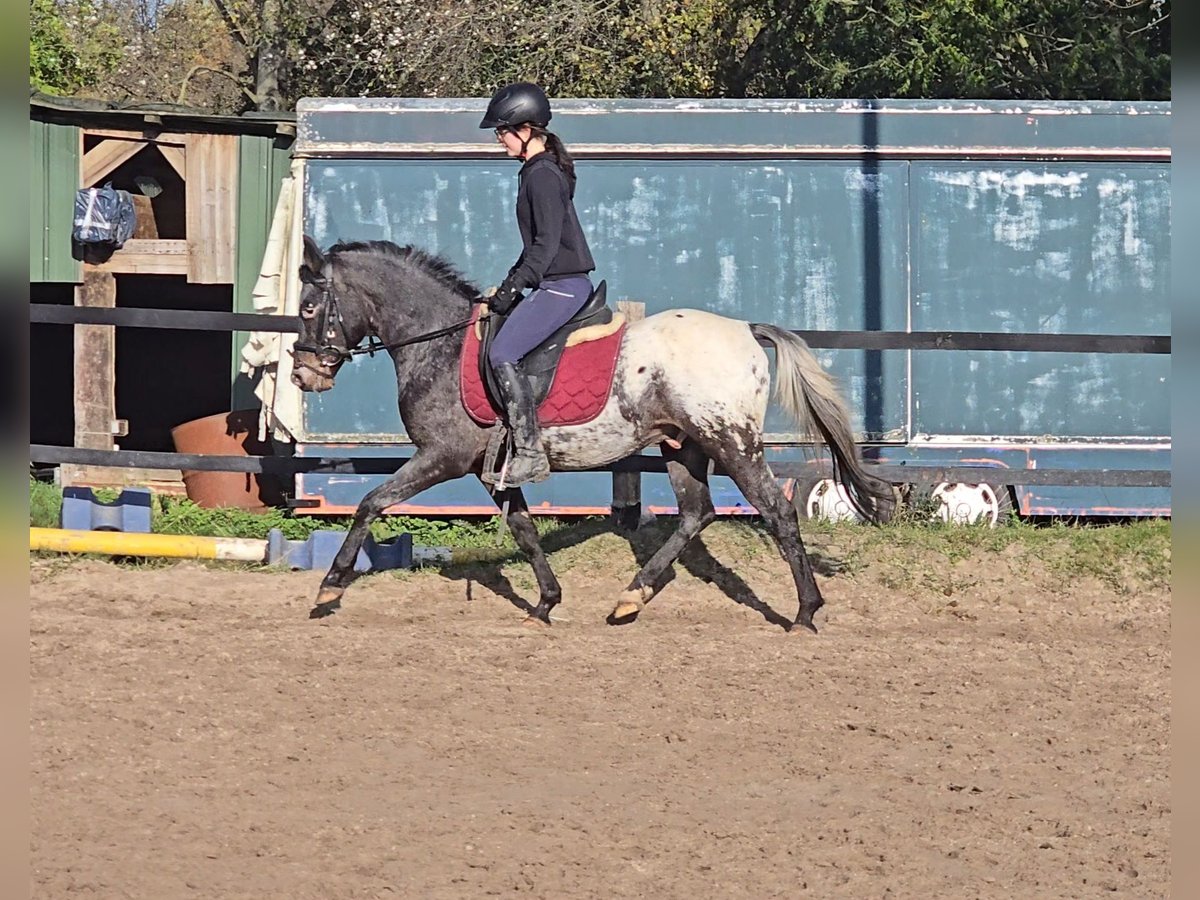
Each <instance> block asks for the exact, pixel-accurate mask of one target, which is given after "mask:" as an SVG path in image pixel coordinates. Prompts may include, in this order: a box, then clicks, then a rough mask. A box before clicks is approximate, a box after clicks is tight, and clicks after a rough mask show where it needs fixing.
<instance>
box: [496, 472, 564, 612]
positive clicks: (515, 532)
mask: <svg viewBox="0 0 1200 900" xmlns="http://www.w3.org/2000/svg"><path fill="white" fill-rule="evenodd" d="M496 502H497V503H500V504H504V503H505V502H507V503H508V516H507V518H506V519H505V521H506V522H507V523H508V529H509V531H511V532H512V536H513V540H515V541H516V542H517V546H518V547H520V548H521V552H522V553H524V554H525V556H526V557H527V558H528V559H529V562H530V564H531V565H532V566H533V574H534V575H535V576H536V577H537V583H538V605H537V609H535V610H534V611H533V613H532V614H531V615H530V616H529V618H528V619H527V620H526V621H527V622H529V623H530V624H541V625H549V624H550V610H552V609H554V607H556V606H558V604H559V602H560V601H561V600H562V587H561V586H560V585H559V583H558V579H557V578H555V577H554V572H553V571H552V570H551V568H550V563H549V562H548V561H547V560H546V554H545V552H544V551H543V550H542V542H541V541H540V540H539V539H538V533H537V527H536V526H535V525H534V524H533V516H531V515H530V514H529V505H528V504H527V503H526V502H525V495H524V494H523V493H522V492H521V489H520V488H510V489H509V490H507V491H502V492H500V493H497V494H496Z"/></svg>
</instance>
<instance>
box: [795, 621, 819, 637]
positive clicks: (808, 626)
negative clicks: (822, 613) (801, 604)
mask: <svg viewBox="0 0 1200 900" xmlns="http://www.w3.org/2000/svg"><path fill="white" fill-rule="evenodd" d="M806 632H812V633H813V634H817V626H816V625H814V624H813V623H812V620H811V619H810V620H809V621H807V622H801V621H800V620H799V619H797V620H796V621H795V622H793V623H792V627H791V628H789V629H788V633H789V634H792V633H795V634H805V633H806Z"/></svg>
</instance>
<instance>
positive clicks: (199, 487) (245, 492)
mask: <svg viewBox="0 0 1200 900" xmlns="http://www.w3.org/2000/svg"><path fill="white" fill-rule="evenodd" d="M257 435H258V410H256V409H242V410H235V411H234V412H227V413H217V414H216V415H213V416H205V417H204V418H202V419H193V420H192V421H191V422H184V423H183V424H182V425H177V426H175V427H174V428H172V429H171V438H172V440H174V442H175V449H176V451H178V452H179V453H206V454H212V455H215V456H270V455H271V445H270V444H268V443H265V442H260V441H259V440H258V437H257ZM183 484H184V487H185V488H186V489H187V495H188V499H189V500H191V501H192V502H193V503H195V504H196V505H197V506H203V507H205V508H208V509H214V508H217V507H222V506H225V507H229V506H232V507H237V508H239V509H248V510H253V511H256V512H265V511H266V510H267V509H269V508H271V507H272V506H275V505H277V504H279V503H280V502H282V492H281V490H280V485H279V483H278V481H277V480H276V479H275V478H274V477H272V476H269V475H255V474H253V473H250V472H196V471H192V470H190V469H185V470H184V472H183Z"/></svg>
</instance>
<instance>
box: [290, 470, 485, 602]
mask: <svg viewBox="0 0 1200 900" xmlns="http://www.w3.org/2000/svg"><path fill="white" fill-rule="evenodd" d="M469 465H470V464H469V463H467V462H462V463H459V462H458V461H455V460H447V459H446V458H445V457H441V458H437V459H434V458H432V457H431V456H430V455H429V454H422V453H421V451H420V450H418V451H417V452H416V453H415V454H414V455H413V457H412V459H410V460H409V461H408V462H407V463H405V464H404V467H403V468H402V469H400V471H399V472H397V473H396V474H395V475H393V476H392V477H391V478H389V479H388V480H387V481H385V482H384V483H383V484H381V485H379V487H377V488H375V489H374V490H372V491H369V492H368V493H367V495H366V496H365V497H363V498H362V502H361V503H359V504H358V509H357V510H356V511H355V513H354V524H353V525H351V526H350V531H349V533H347V535H346V540H345V542H344V543H343V544H342V548H341V549H340V550H339V551H338V554H337V556H335V557H334V559H333V565H331V566H330V567H329V571H328V572H327V573H326V575H325V578H324V579H323V580H322V581H321V589H320V591H318V592H317V603H316V606H314V607H313V608H312V610H311V611H310V612H309V614H308V616H309V618H310V619H320V618H323V617H325V616H329V615H332V614H333V613H334V611H336V610H337V609H338V608H339V607H341V605H342V594H344V593H345V592H346V588H347V587H349V586H350V582H352V581H353V580H354V579H355V577H356V575H355V571H354V562H355V560H357V559H358V551H359V550H361V549H362V545H363V542H364V541H365V540H366V539H367V534H368V533H369V531H370V528H371V523H372V522H374V521H375V520H376V519H377V518H379V516H380V515H381V514H382V513H383V511H384V510H385V509H387V508H388V507H389V506H394V505H395V504H397V503H403V502H404V501H405V500H407V499H408V498H409V497H411V496H413V495H414V494H419V493H420V492H421V491H423V490H425V489H426V488H429V487H432V486H433V485H435V484H440V483H441V482H443V481H449V480H450V479H451V478H458V477H460V476H461V475H465V474H466V472H467V470H468V468H469Z"/></svg>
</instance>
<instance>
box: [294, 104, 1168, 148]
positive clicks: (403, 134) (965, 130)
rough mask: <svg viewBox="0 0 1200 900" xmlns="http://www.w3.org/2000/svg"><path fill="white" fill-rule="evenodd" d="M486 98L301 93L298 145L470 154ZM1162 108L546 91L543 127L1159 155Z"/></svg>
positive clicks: (689, 144)
mask: <svg viewBox="0 0 1200 900" xmlns="http://www.w3.org/2000/svg"><path fill="white" fill-rule="evenodd" d="M486 106H487V99H486V98H479V99H461V98H454V99H425V100H420V99H405V100H390V99H362V100H358V99H355V100H324V99H312V100H301V101H300V103H299V104H298V106H297V113H298V131H297V150H298V151H299V152H300V153H301V154H306V155H313V156H332V155H343V154H344V155H349V156H354V157H359V158H361V157H364V156H370V155H372V154H393V153H397V152H401V153H403V152H413V153H429V152H431V151H432V152H438V153H466V154H470V155H475V156H478V155H479V153H478V145H479V144H481V143H487V142H489V141H490V138H491V135H490V132H486V131H480V130H479V127H478V126H479V119H480V116H481V115H482V112H481V110H483V109H484V107H486ZM1170 108H1171V105H1170V103H1166V102H1163V103H1145V102H1142V103H1127V102H1103V101H1101V102H1086V103H1082V102H1073V101H1043V102H1025V101H972V100H968V101H946V100H556V101H554V120H553V127H554V128H555V129H556V130H558V131H560V132H561V133H562V134H563V136H564V138H565V139H566V140H567V141H568V142H569V143H570V145H571V146H572V147H574V148H577V149H578V150H579V151H580V152H584V153H586V152H589V151H593V152H596V151H598V150H599V149H601V148H603V149H604V150H606V152H616V153H620V154H621V155H627V154H628V148H631V147H637V148H639V149H640V148H658V149H662V150H665V151H666V152H669V153H675V152H693V153H705V152H713V150H714V148H733V149H735V150H737V151H739V152H742V153H750V152H753V153H762V152H767V153H770V152H777V151H787V150H805V151H808V152H810V153H811V152H829V153H835V154H838V155H853V154H855V153H857V152H860V151H863V150H869V151H873V152H883V153H899V154H904V155H909V156H912V155H914V153H913V151H914V150H916V149H917V148H921V149H923V150H924V151H925V152H926V153H927V154H928V153H930V152H938V153H947V154H950V155H954V156H967V155H979V154H981V153H1008V154H1023V155H1029V154H1030V153H1055V154H1058V153H1062V152H1069V153H1073V154H1076V155H1078V154H1081V153H1098V154H1101V155H1106V156H1113V155H1118V154H1119V153H1138V154H1142V155H1156V154H1160V155H1163V156H1167V155H1169V151H1168V148H1169V147H1170V146H1171V122H1170ZM472 148H474V149H472ZM608 148H612V149H608ZM621 148H625V150H624V151H622V149H621Z"/></svg>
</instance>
